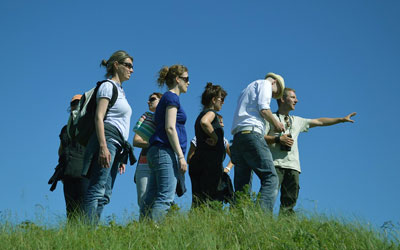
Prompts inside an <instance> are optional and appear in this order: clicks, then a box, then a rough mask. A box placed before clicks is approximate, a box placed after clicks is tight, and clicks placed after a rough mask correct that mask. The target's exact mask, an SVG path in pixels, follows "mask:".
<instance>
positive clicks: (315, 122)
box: [310, 112, 357, 128]
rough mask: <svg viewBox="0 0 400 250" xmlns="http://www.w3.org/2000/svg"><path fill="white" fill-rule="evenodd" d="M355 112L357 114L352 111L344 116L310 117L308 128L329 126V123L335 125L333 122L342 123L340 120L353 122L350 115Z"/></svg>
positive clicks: (353, 114)
mask: <svg viewBox="0 0 400 250" xmlns="http://www.w3.org/2000/svg"><path fill="white" fill-rule="evenodd" d="M356 114H357V113H356V112H353V113H350V114H348V115H347V116H345V117H339V118H317V119H312V120H311V122H310V128H312V127H317V126H331V125H335V124H338V123H342V122H351V123H354V120H352V119H351V117H353V116H355V115H356Z"/></svg>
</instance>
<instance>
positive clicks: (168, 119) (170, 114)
mask: <svg viewBox="0 0 400 250" xmlns="http://www.w3.org/2000/svg"><path fill="white" fill-rule="evenodd" d="M177 113H178V109H177V107H175V106H168V107H167V110H166V112H165V131H166V133H167V136H168V141H169V143H170V144H171V147H172V149H173V150H174V151H175V153H176V154H177V155H178V159H179V165H180V168H181V171H182V172H186V170H187V163H186V160H185V156H184V155H183V152H182V149H181V146H180V144H179V138H178V133H177V132H176V127H175V125H176V115H177Z"/></svg>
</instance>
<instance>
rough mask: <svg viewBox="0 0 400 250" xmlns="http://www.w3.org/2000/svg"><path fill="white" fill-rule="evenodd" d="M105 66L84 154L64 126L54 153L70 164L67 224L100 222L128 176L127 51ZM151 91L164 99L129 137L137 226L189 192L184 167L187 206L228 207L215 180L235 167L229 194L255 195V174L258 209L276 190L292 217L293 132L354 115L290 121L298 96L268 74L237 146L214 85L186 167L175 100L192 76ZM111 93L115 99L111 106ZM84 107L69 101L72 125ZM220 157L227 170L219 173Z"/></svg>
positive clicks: (257, 87) (245, 102) (295, 184)
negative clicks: (119, 179)
mask: <svg viewBox="0 0 400 250" xmlns="http://www.w3.org/2000/svg"><path fill="white" fill-rule="evenodd" d="M102 65H103V66H105V67H106V75H105V76H106V78H107V81H104V82H103V83H102V84H101V85H100V86H99V88H98V91H97V93H96V101H97V107H96V111H95V119H94V123H95V132H94V133H93V135H92V137H91V138H90V140H89V143H88V144H87V146H86V148H83V147H82V146H80V145H79V144H78V143H76V142H74V141H73V140H72V139H71V136H70V135H69V134H68V128H67V126H65V127H64V128H63V129H62V131H61V134H60V139H61V144H60V149H59V155H60V159H64V160H61V161H64V162H65V161H73V162H74V164H67V166H68V167H66V168H65V173H64V177H63V183H64V196H65V200H66V207H67V217H68V219H70V218H72V217H73V216H74V215H80V214H81V213H83V215H84V218H85V219H87V220H88V221H89V222H90V223H93V224H97V223H98V220H99V219H100V216H101V213H102V211H103V208H104V206H105V205H106V204H108V203H109V202H110V198H111V193H112V189H113V186H114V183H115V179H116V176H117V173H118V172H119V173H124V172H125V166H126V163H127V161H126V159H127V155H129V154H132V150H133V149H132V146H131V145H130V143H129V142H127V140H128V137H129V131H130V119H131V114H132V109H131V107H130V105H129V103H128V101H127V98H126V96H125V92H124V90H123V88H122V83H123V82H125V81H127V80H129V79H130V77H131V74H132V73H133V58H132V57H131V56H130V55H129V54H127V53H126V52H125V51H117V52H115V53H114V54H113V55H112V56H111V57H110V58H109V59H108V60H103V61H102ZM157 82H158V85H159V87H163V86H166V87H167V88H168V90H167V91H166V92H165V93H164V94H161V93H158V92H154V93H152V94H151V95H150V96H149V99H148V106H149V111H146V112H145V113H144V114H143V115H142V116H141V117H140V119H139V121H138V122H137V123H136V125H135V126H134V129H133V131H134V132H135V135H134V138H133V146H134V147H139V148H142V150H141V152H140V155H139V159H138V164H137V167H136V172H135V177H134V180H135V183H136V187H137V198H138V205H139V208H140V217H141V219H145V218H150V219H152V220H155V221H160V220H162V219H163V218H164V217H165V215H166V213H167V212H168V210H169V209H170V207H171V206H172V204H173V202H174V199H175V195H178V196H181V195H183V193H185V192H186V187H185V178H184V176H185V172H186V171H187V169H188V168H189V176H190V179H191V184H192V206H193V207H196V206H199V205H201V204H203V203H205V202H207V201H210V200H212V201H220V202H222V201H226V200H227V199H226V198H227V197H226V195H228V194H227V193H226V192H221V189H220V186H221V180H225V181H226V179H225V178H224V177H226V176H227V173H228V172H229V171H230V170H231V169H232V168H233V169H234V187H235V191H243V190H244V187H245V186H246V185H249V186H251V183H252V175H253V173H255V174H256V175H257V176H258V177H259V179H260V183H261V188H260V199H259V201H260V205H261V207H262V208H263V209H264V210H265V211H269V212H271V211H272V209H273V205H274V203H275V199H276V196H277V194H278V188H279V186H280V187H281V211H288V212H291V213H293V208H294V206H295V204H296V200H297V197H298V192H299V173H300V163H299V159H298V158H299V156H298V148H297V139H298V135H299V133H300V132H304V131H307V130H308V128H310V127H314V126H328V125H333V124H337V123H340V122H353V120H351V117H352V116H353V115H355V113H351V114H349V115H348V116H346V117H343V118H319V119H304V118H301V117H297V116H291V115H289V112H290V111H293V110H294V108H295V105H296V103H297V98H296V94H295V90H294V89H290V88H285V84H284V80H283V78H282V77H281V76H280V75H277V74H274V73H268V74H267V76H266V77H265V79H263V80H256V81H254V82H252V83H250V84H249V85H248V86H247V87H246V88H245V89H244V90H243V91H242V93H241V94H240V96H239V99H238V104H237V108H236V110H235V114H234V120H233V124H232V130H231V133H232V135H233V143H232V145H229V143H228V141H227V140H226V138H225V136H224V129H223V128H224V123H223V119H222V116H221V115H220V114H219V113H218V112H219V111H220V110H221V109H222V106H223V104H224V100H225V98H226V96H227V92H226V91H225V90H224V89H223V88H222V87H221V86H219V85H214V84H213V83H207V84H206V87H205V90H204V92H203V93H202V96H201V104H202V105H203V109H202V111H201V112H200V114H199V115H198V117H197V119H196V122H195V126H194V129H195V138H193V139H192V140H191V142H190V149H189V152H188V156H187V160H186V158H185V154H186V149H187V142H188V140H187V134H186V126H185V124H186V120H187V116H186V113H185V111H184V107H183V106H182V105H181V103H180V99H179V97H180V95H181V94H184V93H186V92H187V91H188V87H189V85H190V81H189V74H188V69H187V67H185V66H184V65H178V64H177V65H172V66H170V67H166V66H165V67H163V68H161V70H160V71H159V73H158V79H157ZM115 89H117V98H116V100H115V103H114V101H113V103H111V100H113V97H114V95H115V92H116V90H115ZM80 98H81V96H80V95H76V96H74V97H73V98H72V100H71V115H70V119H74V116H75V113H74V112H76V106H77V103H78V102H79V99H80ZM272 98H275V99H277V101H278V105H279V109H278V111H277V112H276V113H272V112H271V109H270V102H271V99H272ZM114 99H115V97H114ZM71 152H72V153H71ZM226 154H228V155H229V156H230V158H231V161H230V162H229V164H228V165H227V166H226V167H225V168H224V167H223V162H224V160H225V156H226ZM66 156H68V160H65V159H66ZM188 164H189V166H188ZM70 165H71V166H70ZM233 166H234V167H233ZM68 169H73V171H67V170H68ZM69 172H71V173H72V174H70V173H69ZM228 182H229V183H228V184H230V179H228Z"/></svg>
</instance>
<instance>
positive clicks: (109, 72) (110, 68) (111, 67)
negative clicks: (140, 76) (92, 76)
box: [100, 50, 133, 78]
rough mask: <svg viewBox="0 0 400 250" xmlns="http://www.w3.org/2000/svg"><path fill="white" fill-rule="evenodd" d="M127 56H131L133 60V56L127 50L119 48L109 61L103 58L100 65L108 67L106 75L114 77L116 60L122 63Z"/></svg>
mask: <svg viewBox="0 0 400 250" xmlns="http://www.w3.org/2000/svg"><path fill="white" fill-rule="evenodd" d="M126 58H130V59H131V60H132V62H133V57H131V56H130V55H129V54H128V53H127V52H125V51H123V50H118V51H116V52H114V53H113V54H112V55H111V56H110V58H109V59H108V60H107V61H106V60H104V59H103V60H102V61H101V63H100V66H104V67H106V70H107V72H106V74H105V77H106V78H110V77H113V76H114V75H115V70H114V62H119V63H121V62H122V61H124V60H125V59H126Z"/></svg>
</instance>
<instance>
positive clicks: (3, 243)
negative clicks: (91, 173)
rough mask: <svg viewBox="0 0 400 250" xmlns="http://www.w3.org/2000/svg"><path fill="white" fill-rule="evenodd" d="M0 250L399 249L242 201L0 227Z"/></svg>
mask: <svg viewBox="0 0 400 250" xmlns="http://www.w3.org/2000/svg"><path fill="white" fill-rule="evenodd" d="M0 248H1V249H400V247H399V238H393V239H390V240H389V239H388V238H387V237H385V236H384V235H382V234H381V233H378V232H376V231H375V230H373V229H372V228H368V226H365V225H361V224H359V223H357V222H356V223H352V222H340V220H338V219H334V218H327V217H323V216H318V215H313V216H303V215H297V216H281V217H274V216H272V215H270V214H266V213H264V212H263V211H262V210H261V209H260V208H259V207H258V206H257V205H254V204H253V203H251V202H244V203H241V204H239V205H237V206H236V207H235V208H228V207H225V208H223V207H222V206H220V205H219V204H218V203H210V204H208V205H207V206H204V207H201V208H198V209H194V210H191V211H189V212H186V213H183V212H180V211H177V210H175V211H171V212H170V213H169V215H168V216H167V217H166V218H165V220H164V221H163V222H162V223H160V224H155V223H154V222H152V221H142V222H138V221H131V222H127V223H126V224H124V225H119V224H116V223H115V222H113V221H111V222H110V223H108V225H100V226H98V227H97V228H96V229H93V228H90V227H88V226H86V225H85V224H83V223H80V222H76V223H69V224H60V225H59V226H56V227H52V228H46V227H43V226H37V225H35V224H33V223H22V224H20V225H10V224H8V223H7V222H3V223H2V224H1V226H0Z"/></svg>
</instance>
